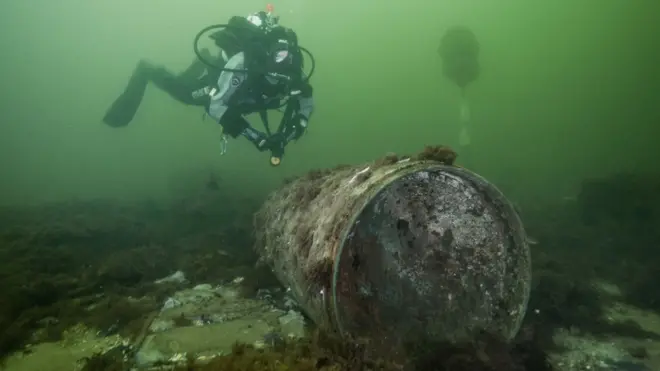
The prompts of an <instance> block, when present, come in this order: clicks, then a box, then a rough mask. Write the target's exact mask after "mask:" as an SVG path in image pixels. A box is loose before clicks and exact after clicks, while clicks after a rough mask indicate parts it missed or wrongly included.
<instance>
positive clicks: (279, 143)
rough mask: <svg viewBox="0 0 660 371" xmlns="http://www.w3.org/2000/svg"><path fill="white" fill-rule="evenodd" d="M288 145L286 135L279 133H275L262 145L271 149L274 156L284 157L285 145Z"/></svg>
mask: <svg viewBox="0 0 660 371" xmlns="http://www.w3.org/2000/svg"><path fill="white" fill-rule="evenodd" d="M285 145H286V138H285V137H284V135H282V134H280V133H277V134H273V135H271V136H270V137H268V138H267V139H266V142H265V143H264V145H263V146H262V147H265V148H264V149H268V150H270V152H271V154H272V155H273V157H282V156H283V155H284V146H285Z"/></svg>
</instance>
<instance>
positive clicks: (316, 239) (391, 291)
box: [255, 156, 531, 347]
mask: <svg viewBox="0 0 660 371" xmlns="http://www.w3.org/2000/svg"><path fill="white" fill-rule="evenodd" d="M427 157H428V156H426V157H424V156H422V157H421V158H408V159H403V160H399V159H393V158H390V159H389V161H384V162H383V161H381V162H380V163H378V162H376V163H370V164H365V165H362V166H351V167H342V168H337V169H334V170H328V171H322V172H315V173H310V174H308V175H307V176H304V177H302V178H299V179H297V180H294V181H293V182H290V183H289V184H287V185H285V186H284V187H282V188H281V189H279V190H278V191H275V192H274V193H272V194H271V195H270V197H269V198H268V200H267V201H266V202H265V204H264V205H263V207H262V209H261V210H260V211H259V212H258V213H257V215H256V217H255V224H256V228H257V229H256V230H257V243H256V249H257V251H258V253H259V254H260V256H261V258H262V260H263V261H264V262H265V263H267V264H269V265H270V266H271V267H272V269H273V271H274V272H275V274H276V276H277V277H278V278H279V280H280V281H281V282H282V283H283V284H284V285H285V286H287V287H289V288H290V290H291V293H292V294H293V295H294V296H295V298H296V299H297V301H298V302H299V303H300V305H301V306H302V308H303V309H304V310H305V311H306V312H307V314H308V315H309V317H310V318H311V319H313V320H314V321H315V322H316V323H317V324H320V325H323V326H329V327H331V328H333V329H336V330H338V331H339V332H341V333H342V334H349V335H352V336H357V337H369V338H371V339H375V341H376V342H377V343H380V344H381V345H387V346H388V347H391V346H399V345H402V344H404V343H408V342H415V341H417V340H420V339H424V340H429V339H432V340H440V341H442V340H444V341H462V340H469V339H471V338H473V337H474V336H475V335H476V334H477V333H478V332H481V331H487V332H489V333H491V334H494V335H497V336H501V337H502V338H504V339H511V338H512V337H513V336H514V335H515V334H516V332H517V331H518V329H519V327H520V323H521V321H522V318H523V316H524V313H525V310H526V306H527V301H528V296H529V291H530V281H531V268H530V267H531V262H530V253H529V248H528V245H527V242H526V239H525V232H524V229H523V225H522V223H521V221H520V219H519V217H518V215H517V213H516V212H515V210H514V208H513V207H512V205H511V204H510V203H509V202H508V201H507V199H506V198H505V197H504V196H503V195H502V193H501V192H500V191H499V190H498V189H497V188H496V187H495V186H493V185H492V184H490V183H489V182H488V181H486V180H485V179H484V178H482V177H480V176H479V175H477V174H475V173H473V172H471V171H469V170H467V169H464V168H460V167H456V166H453V165H451V164H450V163H451V162H453V161H451V160H453V159H451V160H449V161H445V160H443V158H439V159H440V161H436V160H434V159H428V158H427Z"/></svg>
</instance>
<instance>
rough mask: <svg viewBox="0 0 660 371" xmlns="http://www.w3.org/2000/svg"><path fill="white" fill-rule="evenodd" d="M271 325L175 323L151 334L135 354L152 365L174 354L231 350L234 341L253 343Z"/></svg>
mask: <svg viewBox="0 0 660 371" xmlns="http://www.w3.org/2000/svg"><path fill="white" fill-rule="evenodd" d="M272 330H273V328H272V326H270V325H269V324H267V323H266V322H265V321H254V320H247V319H237V320H233V321H228V322H224V323H217V324H211V325H208V326H190V327H178V328H173V329H171V330H168V331H164V332H160V333H156V334H151V335H149V336H147V338H146V339H145V341H144V343H143V345H142V348H141V349H140V351H139V352H138V353H137V354H136V362H137V363H138V366H141V367H145V366H149V365H153V364H155V363H157V362H158V361H164V360H171V359H173V357H175V356H176V355H178V354H193V355H195V356H196V357H202V356H205V357H209V356H214V355H222V354H227V353H229V352H231V348H232V346H233V345H234V343H236V342H241V343H246V344H254V343H257V342H259V341H263V339H264V337H265V336H266V335H268V334H269V333H271V332H272Z"/></svg>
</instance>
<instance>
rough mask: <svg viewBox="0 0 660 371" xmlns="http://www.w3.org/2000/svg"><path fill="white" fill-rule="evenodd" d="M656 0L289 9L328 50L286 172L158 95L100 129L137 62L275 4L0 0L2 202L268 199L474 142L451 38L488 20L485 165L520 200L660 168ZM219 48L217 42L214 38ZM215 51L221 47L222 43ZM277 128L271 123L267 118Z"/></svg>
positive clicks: (484, 27) (477, 136)
mask: <svg viewBox="0 0 660 371" xmlns="http://www.w3.org/2000/svg"><path fill="white" fill-rule="evenodd" d="M656 3H657V2H652V1H643V0H640V1H615V0H604V1H568V0H562V1H522V0H520V1H470V2H458V1H428V0H408V1H400V2H395V1H374V0H361V1H354V0H353V1H348V0H339V1H321V0H281V1H275V2H273V5H274V9H275V13H277V14H279V15H280V16H281V23H282V24H283V25H285V26H288V27H292V28H293V29H294V30H295V31H296V32H297V33H298V37H299V39H300V43H301V45H303V46H305V47H306V48H308V49H309V50H310V51H311V52H312V53H313V54H314V56H315V58H316V63H317V69H316V73H315V75H314V77H313V78H312V81H311V83H312V85H313V86H314V94H315V100H316V111H315V114H314V116H313V117H312V119H311V121H310V127H309V130H308V132H307V133H306V134H305V135H304V136H303V137H302V138H301V140H300V141H299V142H297V143H293V144H290V145H289V146H288V147H287V152H286V155H285V157H284V159H283V162H282V165H281V166H280V167H278V168H273V167H271V166H269V164H268V155H267V154H266V153H260V152H258V151H256V150H255V149H254V148H253V146H252V144H250V143H248V142H247V140H245V139H244V138H238V139H236V140H231V139H230V142H229V147H228V152H227V153H226V154H225V155H224V156H221V155H220V135H221V131H220V126H219V125H218V124H216V123H214V122H212V120H211V119H208V118H207V119H206V120H202V114H203V111H202V110H201V109H200V108H195V107H186V106H182V105H181V104H179V103H177V102H175V101H174V100H172V99H171V98H170V97H169V96H167V95H166V94H165V93H163V92H161V91H159V90H157V89H155V88H153V87H150V88H149V89H148V90H147V94H146V96H145V99H144V101H143V104H142V106H141V107H140V110H139V111H138V114H137V116H136V118H135V120H133V122H132V123H131V124H130V125H129V126H128V127H125V128H111V127H107V126H106V125H104V124H103V123H102V122H101V118H102V117H103V114H104V112H105V110H106V109H107V108H108V107H109V105H110V104H111V102H112V101H113V100H114V99H115V98H116V96H117V95H118V94H119V93H121V91H122V90H123V89H124V86H125V84H126V82H127V79H128V77H129V76H130V74H131V72H132V70H133V68H134V67H135V65H136V63H137V62H138V61H139V60H140V59H141V58H146V59H148V60H150V61H152V62H154V63H158V64H163V65H165V66H166V67H168V68H171V69H173V70H176V71H181V70H183V69H184V68H185V67H187V66H188V64H189V63H190V62H191V61H192V60H193V58H194V54H193V52H192V41H193V37H194V36H195V34H196V33H197V32H198V31H199V30H200V29H202V28H203V27H205V26H207V25H209V24H214V23H225V22H226V21H227V20H228V19H229V17H230V16H232V15H247V14H249V13H251V12H254V11H257V10H262V9H264V8H265V6H266V2H264V1H254V0H241V1H201V0H188V1H173V0H140V1H135V0H130V1H129V0H115V1H82V0H58V1H52V0H50V1H46V0H21V1H19V0H6V1H3V2H2V4H1V5H0V50H2V58H1V59H0V81H2V84H1V87H0V89H2V96H1V100H0V123H1V125H0V203H2V204H21V203H41V202H48V201H58V200H66V199H70V198H78V199H86V198H98V197H104V198H105V197H110V198H122V199H132V198H134V199H143V198H148V197H154V198H162V197H168V196H169V195H171V194H172V192H173V191H176V190H177V189H178V188H177V187H179V186H180V183H181V180H177V179H181V178H186V179H194V178H195V177H199V178H200V182H203V179H204V177H205V176H206V175H207V174H208V173H209V172H215V173H217V174H218V176H219V178H220V179H221V181H222V182H224V183H226V184H230V185H231V187H234V186H235V187H236V189H241V190H246V191H247V192H254V194H261V193H262V192H264V191H266V190H269V189H272V188H274V187H276V186H277V185H278V184H279V183H280V181H281V180H282V179H283V178H285V177H288V176H290V175H292V174H300V173H302V172H304V171H306V170H308V169H311V168H319V167H328V166H334V165H336V164H338V163H356V162H360V161H366V160H372V159H374V158H376V157H379V156H381V155H383V154H384V153H386V152H397V153H413V152H417V151H419V150H420V149H421V147H422V146H423V145H425V144H446V145H450V146H452V147H456V149H457V150H458V152H459V162H460V160H461V157H460V148H458V139H457V138H458V132H459V126H458V116H459V109H458V105H459V100H460V92H459V90H458V88H456V87H455V86H454V85H453V84H452V83H451V82H450V81H448V80H446V79H445V78H444V76H443V75H442V71H441V67H440V66H441V65H440V58H439V56H438V53H437V50H438V46H439V42H440V38H441V37H442V34H443V33H444V31H445V30H446V29H447V28H449V27H451V26H454V25H464V26H467V27H469V28H471V29H472V30H473V31H474V33H475V34H476V36H477V38H478V39H479V42H480V44H481V74H480V76H479V79H478V80H477V81H476V82H474V83H473V84H471V85H470V86H469V88H468V91H467V94H468V99H469V100H470V103H471V108H472V121H473V127H474V130H473V133H472V147H473V150H474V153H473V155H474V165H473V166H474V168H475V170H476V171H478V172H480V173H481V174H483V175H484V176H486V177H487V178H489V179H491V180H493V181H494V182H495V183H496V184H503V185H505V186H506V187H508V188H510V189H515V192H517V193H520V194H523V195H524V196H521V197H536V196H538V195H544V196H549V197H554V196H557V197H562V196H565V195H566V194H570V193H571V192H574V190H575V188H576V187H577V186H578V185H579V182H580V181H581V180H582V179H583V178H585V177H591V176H600V175H607V174H611V173H615V172H618V171H621V170H634V171H651V170H654V169H655V167H656V166H657V165H656V158H657V154H658V152H659V151H658V149H657V143H658V138H660V130H658V126H659V125H660V108H659V106H660V90H659V87H660V73H659V72H658V69H659V68H660V50H659V49H660V46H659V44H658V42H657V35H660V17H659V16H658V7H659V5H656ZM207 44H208V45H207ZM205 45H206V46H209V47H210V46H211V44H210V42H208V43H206V44H205ZM252 122H253V123H254V124H255V127H257V128H260V123H259V121H258V120H254V119H253V120H252Z"/></svg>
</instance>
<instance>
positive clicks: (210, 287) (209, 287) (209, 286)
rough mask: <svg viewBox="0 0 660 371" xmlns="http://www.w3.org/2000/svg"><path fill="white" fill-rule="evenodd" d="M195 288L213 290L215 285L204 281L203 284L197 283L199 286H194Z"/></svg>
mask: <svg viewBox="0 0 660 371" xmlns="http://www.w3.org/2000/svg"><path fill="white" fill-rule="evenodd" d="M193 290H199V291H212V290H213V286H211V285H210V284H208V283H203V284H201V285H197V286H195V287H193Z"/></svg>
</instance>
